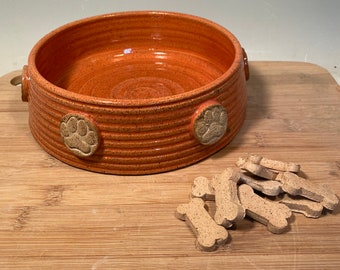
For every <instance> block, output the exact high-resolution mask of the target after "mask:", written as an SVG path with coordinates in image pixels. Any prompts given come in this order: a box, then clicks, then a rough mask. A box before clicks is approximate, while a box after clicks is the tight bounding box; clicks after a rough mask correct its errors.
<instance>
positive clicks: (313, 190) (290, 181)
mask: <svg viewBox="0 0 340 270" xmlns="http://www.w3.org/2000/svg"><path fill="white" fill-rule="evenodd" d="M275 180H277V181H280V182H281V183H282V189H283V190H284V191H285V192H287V193H288V194H290V195H300V196H303V197H305V198H308V199H310V200H313V201H316V202H319V203H321V204H322V205H323V206H324V207H325V208H327V209H329V210H334V209H335V207H336V206H337V205H338V203H339V198H338V197H337V196H336V194H335V193H333V192H332V190H331V189H330V188H329V187H327V186H321V185H317V184H315V183H313V182H311V181H309V180H306V179H304V178H302V177H299V176H298V175H296V174H294V173H291V172H281V173H279V174H278V175H277V176H276V179H275Z"/></svg>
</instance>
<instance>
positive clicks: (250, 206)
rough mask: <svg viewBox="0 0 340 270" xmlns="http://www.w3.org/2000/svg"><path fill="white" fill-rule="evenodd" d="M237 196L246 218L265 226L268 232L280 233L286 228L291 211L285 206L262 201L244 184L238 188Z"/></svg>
mask: <svg viewBox="0 0 340 270" xmlns="http://www.w3.org/2000/svg"><path fill="white" fill-rule="evenodd" d="M238 194H239V199H240V201H241V204H242V205H243V207H244V208H246V214H247V216H250V217H251V218H253V219H254V220H257V221H258V222H260V223H262V224H265V225H267V229H268V231H270V232H272V233H282V232H284V231H285V230H286V229H287V228H288V222H287V219H288V218H289V217H290V216H291V215H292V211H291V210H290V209H289V208H288V207H287V206H286V205H284V204H280V203H278V202H273V201H269V200H265V199H263V198H262V197H260V196H259V195H257V194H255V193H254V190H253V189H252V188H251V187H250V186H248V185H246V184H242V185H240V186H239V188H238Z"/></svg>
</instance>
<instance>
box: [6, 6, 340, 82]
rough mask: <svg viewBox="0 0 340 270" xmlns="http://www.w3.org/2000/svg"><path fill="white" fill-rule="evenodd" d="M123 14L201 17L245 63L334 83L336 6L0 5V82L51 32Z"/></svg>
mask: <svg viewBox="0 0 340 270" xmlns="http://www.w3.org/2000/svg"><path fill="white" fill-rule="evenodd" d="M129 10H168V11H178V12H184V13H189V14H194V15H198V16H201V17H205V18H207V19H210V20H212V21H215V22H217V23H219V24H221V25H222V26H224V27H226V28H227V29H229V30H230V31H231V32H232V33H233V34H234V35H235V36H236V37H237V38H238V39H239V40H240V42H241V44H242V46H243V47H244V48H245V49H246V51H247V53H248V57H249V59H250V60H279V61H301V62H311V63H315V64H318V65H320V66H323V67H325V68H326V69H328V70H329V72H330V73H331V74H332V75H333V76H334V77H335V79H336V80H337V81H338V83H339V82H340V35H339V34H340V33H339V29H340V1H338V0H284V1H283V0H267V1H265V0H253V1H252V0H239V1H238V0H233V1H231V0H196V1H194V0H146V1H142V0H0V25H1V35H0V76H1V75H3V74H5V73H8V72H10V71H13V70H17V69H21V68H22V66H23V65H24V64H26V63H27V57H28V54H29V52H30V50H31V49H32V47H33V46H34V44H35V43H36V42H37V41H38V40H39V39H40V38H41V37H42V36H44V35H45V34H47V33H48V32H50V31H51V30H53V29H55V28H57V27H59V26H61V25H63V24H65V23H68V22H71V21H74V20H77V19H81V18H85V17H89V16H93V15H98V14H103V13H110V12H117V11H129Z"/></svg>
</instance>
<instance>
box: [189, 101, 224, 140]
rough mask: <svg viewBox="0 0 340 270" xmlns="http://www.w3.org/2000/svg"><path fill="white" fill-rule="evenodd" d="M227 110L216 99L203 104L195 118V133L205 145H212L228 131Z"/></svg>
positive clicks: (193, 127) (193, 126)
mask: <svg viewBox="0 0 340 270" xmlns="http://www.w3.org/2000/svg"><path fill="white" fill-rule="evenodd" d="M227 122H228V119H227V112H226V110H225V109H224V107H223V106H222V105H221V104H219V103H218V102H215V101H207V102H205V103H204V104H202V105H201V106H200V107H199V108H198V110H197V111H196V113H195V116H194V119H193V125H192V129H193V134H194V136H195V138H196V139H197V140H198V141H199V142H200V143H201V144H203V145H212V144H214V143H216V142H218V141H219V140H220V139H221V138H222V137H223V135H224V134H225V133H226V131H227Z"/></svg>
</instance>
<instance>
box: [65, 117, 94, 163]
mask: <svg viewBox="0 0 340 270" xmlns="http://www.w3.org/2000/svg"><path fill="white" fill-rule="evenodd" d="M60 134H61V137H62V139H63V141H64V144H65V145H66V147H67V148H68V149H69V150H70V151H71V152H72V153H73V154H75V155H76V156H79V157H89V156H91V155H93V154H94V152H96V150H97V148H98V146H99V139H100V137H99V134H98V130H97V128H96V126H95V124H94V123H93V122H91V121H90V120H89V119H88V118H86V117H84V116H83V115H79V114H67V115H65V116H64V117H63V118H62V120H61V122H60Z"/></svg>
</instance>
